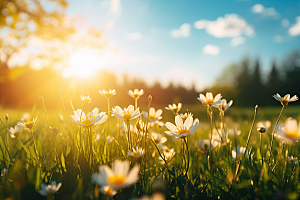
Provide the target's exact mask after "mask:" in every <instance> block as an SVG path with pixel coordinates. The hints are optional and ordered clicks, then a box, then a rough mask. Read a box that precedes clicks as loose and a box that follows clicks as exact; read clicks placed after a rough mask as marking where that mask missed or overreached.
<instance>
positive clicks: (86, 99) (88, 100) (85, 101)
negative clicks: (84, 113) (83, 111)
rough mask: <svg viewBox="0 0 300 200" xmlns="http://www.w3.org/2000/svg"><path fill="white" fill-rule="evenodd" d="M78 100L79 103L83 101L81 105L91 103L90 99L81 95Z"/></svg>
mask: <svg viewBox="0 0 300 200" xmlns="http://www.w3.org/2000/svg"><path fill="white" fill-rule="evenodd" d="M80 99H81V101H83V103H91V101H92V98H91V97H90V96H84V95H81V96H80Z"/></svg>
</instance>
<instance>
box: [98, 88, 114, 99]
mask: <svg viewBox="0 0 300 200" xmlns="http://www.w3.org/2000/svg"><path fill="white" fill-rule="evenodd" d="M99 93H100V94H101V95H102V96H105V97H106V98H107V99H109V98H110V97H111V96H113V95H116V90H115V89H113V90H111V89H109V90H99Z"/></svg>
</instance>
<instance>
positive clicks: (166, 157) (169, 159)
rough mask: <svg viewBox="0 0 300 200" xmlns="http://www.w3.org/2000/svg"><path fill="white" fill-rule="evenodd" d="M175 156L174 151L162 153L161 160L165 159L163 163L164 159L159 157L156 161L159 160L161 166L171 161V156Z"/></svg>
mask: <svg viewBox="0 0 300 200" xmlns="http://www.w3.org/2000/svg"><path fill="white" fill-rule="evenodd" d="M174 155H175V151H172V152H164V153H163V155H162V156H163V158H164V159H165V161H166V162H165V161H164V159H163V158H162V157H159V158H158V159H159V160H160V164H161V165H163V164H166V163H167V164H168V163H169V162H170V161H171V159H172V158H173V156H174Z"/></svg>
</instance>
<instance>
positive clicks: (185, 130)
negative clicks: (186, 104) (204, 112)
mask: <svg viewBox="0 0 300 200" xmlns="http://www.w3.org/2000/svg"><path fill="white" fill-rule="evenodd" d="M175 123H176V126H175V125H174V124H172V123H170V122H167V123H166V124H165V126H166V127H167V128H168V129H169V131H166V132H165V133H166V134H167V135H170V136H173V137H176V138H184V137H186V136H188V135H190V134H192V133H194V132H195V131H196V129H197V127H198V125H199V121H196V122H195V123H194V124H193V117H192V116H189V117H188V118H187V119H186V120H185V122H184V123H183V120H182V118H181V117H180V115H177V116H176V117H175Z"/></svg>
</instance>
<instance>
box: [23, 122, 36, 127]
mask: <svg viewBox="0 0 300 200" xmlns="http://www.w3.org/2000/svg"><path fill="white" fill-rule="evenodd" d="M24 124H25V126H26V128H29V129H31V128H32V127H33V124H34V122H33V121H28V122H26V123H24Z"/></svg>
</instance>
